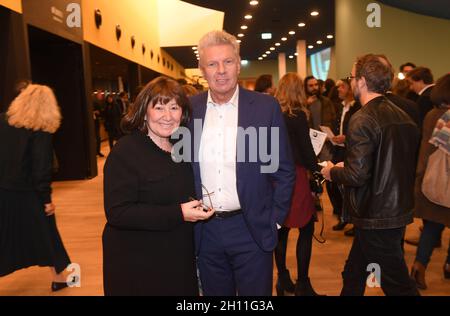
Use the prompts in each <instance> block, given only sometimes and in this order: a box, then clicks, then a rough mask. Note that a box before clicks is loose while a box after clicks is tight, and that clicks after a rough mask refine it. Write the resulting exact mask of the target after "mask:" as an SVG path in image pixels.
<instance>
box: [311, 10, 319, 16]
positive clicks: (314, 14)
mask: <svg viewBox="0 0 450 316" xmlns="http://www.w3.org/2000/svg"><path fill="white" fill-rule="evenodd" d="M318 15H319V12H317V11H313V12H311V16H318Z"/></svg>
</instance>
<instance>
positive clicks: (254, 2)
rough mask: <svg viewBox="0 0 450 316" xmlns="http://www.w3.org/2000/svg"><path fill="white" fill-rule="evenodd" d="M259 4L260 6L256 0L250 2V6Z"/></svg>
mask: <svg viewBox="0 0 450 316" xmlns="http://www.w3.org/2000/svg"><path fill="white" fill-rule="evenodd" d="M258 4H259V1H256V0H253V1H250V5H258Z"/></svg>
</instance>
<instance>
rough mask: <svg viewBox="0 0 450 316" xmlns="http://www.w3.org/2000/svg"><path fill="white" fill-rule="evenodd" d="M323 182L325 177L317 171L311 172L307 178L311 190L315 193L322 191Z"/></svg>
mask: <svg viewBox="0 0 450 316" xmlns="http://www.w3.org/2000/svg"><path fill="white" fill-rule="evenodd" d="M324 183H325V178H324V177H323V176H322V174H321V173H320V172H318V171H314V172H313V173H312V177H311V179H310V180H309V186H310V188H311V192H313V193H316V194H322V193H323V184H324Z"/></svg>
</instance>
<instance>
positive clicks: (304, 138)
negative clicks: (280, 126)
mask: <svg viewBox="0 0 450 316" xmlns="http://www.w3.org/2000/svg"><path fill="white" fill-rule="evenodd" d="M284 120H285V122H286V128H287V131H288V134H289V140H290V142H291V148H292V153H293V155H294V161H295V164H296V165H301V166H302V167H305V168H306V169H308V170H309V171H319V166H318V165H317V157H316V154H315V153H314V148H313V146H312V144H311V138H310V136H309V124H308V119H307V118H306V114H305V112H303V111H295V112H294V115H293V116H290V115H288V114H287V113H284Z"/></svg>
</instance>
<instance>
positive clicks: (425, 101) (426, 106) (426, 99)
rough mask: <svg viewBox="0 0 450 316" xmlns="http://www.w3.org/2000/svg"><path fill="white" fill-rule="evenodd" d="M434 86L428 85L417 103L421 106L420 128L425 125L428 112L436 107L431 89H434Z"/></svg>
mask: <svg viewBox="0 0 450 316" xmlns="http://www.w3.org/2000/svg"><path fill="white" fill-rule="evenodd" d="M433 88H434V87H433V86H431V87H428V88H427V89H426V90H425V91H424V92H423V93H422V94H421V95H420V96H419V98H418V99H417V105H418V106H419V112H420V125H419V127H420V128H422V126H423V121H424V120H425V116H427V114H428V112H430V111H431V110H432V109H433V108H434V105H433V102H432V101H431V91H433Z"/></svg>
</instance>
